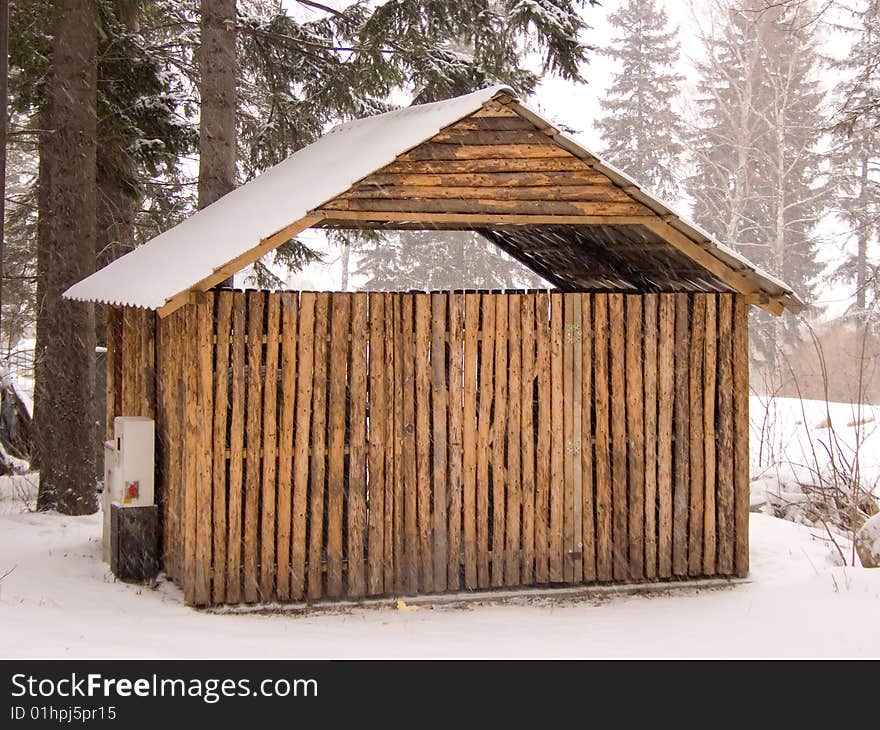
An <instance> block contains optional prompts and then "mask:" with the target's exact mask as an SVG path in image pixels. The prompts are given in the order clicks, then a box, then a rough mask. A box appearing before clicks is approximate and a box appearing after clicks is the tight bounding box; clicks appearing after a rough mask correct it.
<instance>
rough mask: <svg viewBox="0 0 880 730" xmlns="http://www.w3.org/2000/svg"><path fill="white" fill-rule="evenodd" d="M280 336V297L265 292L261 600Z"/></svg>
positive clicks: (268, 548) (270, 532)
mask: <svg viewBox="0 0 880 730" xmlns="http://www.w3.org/2000/svg"><path fill="white" fill-rule="evenodd" d="M280 339H281V298H280V296H279V295H278V294H275V293H271V294H268V295H267V301H266V354H265V373H266V374H265V376H264V378H263V476H262V492H261V493H262V497H261V499H260V600H261V601H269V600H271V599H272V598H273V596H274V594H275V575H276V573H277V565H276V562H275V556H276V552H275V538H276V536H275V515H276V512H275V508H276V505H275V501H276V499H277V489H276V484H275V479H276V476H277V473H278V462H277V454H278V343H279V341H280Z"/></svg>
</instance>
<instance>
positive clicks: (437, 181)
mask: <svg viewBox="0 0 880 730" xmlns="http://www.w3.org/2000/svg"><path fill="white" fill-rule="evenodd" d="M581 167H582V169H577V170H574V171H571V172H564V171H556V172H434V173H431V172H399V173H376V174H374V175H370V176H369V177H366V178H364V179H363V180H362V181H361V182H360V183H358V184H357V185H356V186H355V187H354V188H353V189H354V190H360V189H362V188H365V187H370V186H373V187H378V186H383V185H387V186H405V187H417V188H427V187H433V188H435V189H436V190H438V191H439V190H444V189H450V188H477V189H483V188H503V189H508V190H513V189H516V188H539V189H540V190H542V191H544V192H545V193H547V192H549V190H550V189H554V188H567V187H579V188H589V189H591V190H592V189H595V190H596V191H597V192H598V191H599V190H603V191H608V190H609V189H611V190H614V189H615V188H614V186H613V185H612V184H611V181H610V180H609V179H608V178H607V177H605V176H604V175H603V174H602V173H600V172H594V171H592V170H588V169H586V168H585V167H583V165H582V166H581ZM486 193H487V191H486V190H483V194H484V195H485V194H486ZM621 194H622V195H625V193H621ZM434 195H439V192H438V193H434ZM427 197H432V195H427ZM532 200H535V198H532Z"/></svg>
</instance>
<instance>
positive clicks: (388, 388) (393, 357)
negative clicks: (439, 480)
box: [382, 294, 400, 592]
mask: <svg viewBox="0 0 880 730" xmlns="http://www.w3.org/2000/svg"><path fill="white" fill-rule="evenodd" d="M396 299H397V297H396V296H395V295H394V294H383V295H382V309H383V311H384V315H385V317H384V319H385V350H384V355H385V357H384V363H385V364H384V369H385V444H386V445H385V446H384V448H383V451H384V454H385V525H384V529H383V536H382V544H383V547H382V569H383V572H384V575H383V582H384V584H385V585H384V590H385V592H388V591H391V590H392V589H393V588H394V566H395V560H396V557H395V553H394V524H395V520H396V519H397V517H396V515H395V512H394V508H395V489H394V484H395V479H396V478H397V477H396V474H397V473H398V472H399V469H400V466H399V465H400V460H399V459H397V453H398V451H399V449H400V441H399V440H398V439H397V438H395V428H396V427H397V426H396V424H397V423H398V421H399V419H398V418H397V417H395V416H394V413H395V408H396V407H397V406H396V405H395V394H396V393H397V392H398V390H399V388H397V386H396V385H395V384H396V383H397V382H398V381H399V379H400V368H399V367H398V353H397V352H396V351H395V347H394V333H395V331H396V330H395V310H394V302H395V300H396Z"/></svg>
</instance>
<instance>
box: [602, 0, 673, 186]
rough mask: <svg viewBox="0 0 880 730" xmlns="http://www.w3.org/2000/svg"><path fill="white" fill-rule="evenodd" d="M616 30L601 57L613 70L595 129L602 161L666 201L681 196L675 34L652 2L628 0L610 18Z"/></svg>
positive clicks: (653, 1) (660, 10)
mask: <svg viewBox="0 0 880 730" xmlns="http://www.w3.org/2000/svg"><path fill="white" fill-rule="evenodd" d="M608 22H609V23H610V24H611V26H612V28H614V29H615V35H614V38H613V39H612V41H611V43H610V44H609V45H608V46H605V47H604V48H602V49H601V53H602V55H604V56H605V57H607V58H609V59H610V60H611V61H613V62H614V63H615V65H616V70H615V72H614V73H613V74H612V77H611V85H610V87H609V88H608V90H607V92H606V94H605V98H604V99H602V100H601V106H602V109H603V111H604V112H605V114H604V116H602V117H601V118H600V119H599V120H598V121H597V122H596V127H597V128H598V129H599V131H600V132H601V134H602V138H603V140H604V141H605V148H604V156H605V157H606V158H607V159H608V161H609V162H611V163H612V164H614V165H615V166H617V167H619V168H620V169H621V170H623V171H624V172H626V173H627V174H628V175H630V176H632V177H633V178H634V179H635V180H636V181H638V182H639V183H641V184H643V185H645V186H646V187H647V188H648V189H650V190H652V191H653V192H654V193H655V194H657V195H659V196H660V197H661V198H663V199H664V200H669V201H673V202H674V201H676V200H677V199H678V197H679V194H680V187H681V185H680V182H679V177H678V175H679V174H680V170H681V159H680V158H681V155H682V152H683V151H684V146H683V144H682V139H683V138H684V128H683V125H682V122H681V120H680V118H679V116H678V113H677V111H676V109H675V103H676V98H677V96H678V93H679V86H680V84H681V82H682V81H683V80H684V78H683V77H682V76H681V75H680V74H678V73H677V72H676V71H675V65H676V63H677V62H678V57H679V46H678V41H677V36H678V30H677V29H676V28H670V27H669V22H668V18H667V16H666V12H665V11H664V10H663V8H661V7H660V6H659V5H658V4H657V2H656V0H626V1H625V2H624V3H623V4H622V5H621V6H620V7H619V8H618V9H617V10H616V11H615V12H614V13H612V14H611V15H610V16H609V17H608Z"/></svg>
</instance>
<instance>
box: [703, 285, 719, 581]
mask: <svg viewBox="0 0 880 730" xmlns="http://www.w3.org/2000/svg"><path fill="white" fill-rule="evenodd" d="M705 300H706V327H705V348H704V354H703V449H704V451H703V464H704V468H705V479H704V485H705V489H704V497H703V573H704V574H706V575H715V572H716V571H715V556H716V552H717V543H716V539H715V509H716V507H715V465H716V456H715V379H716V372H717V368H718V347H717V333H718V318H717V316H716V311H717V300H718V298H717V296H716V295H714V294H707V295H706V297H705Z"/></svg>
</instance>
